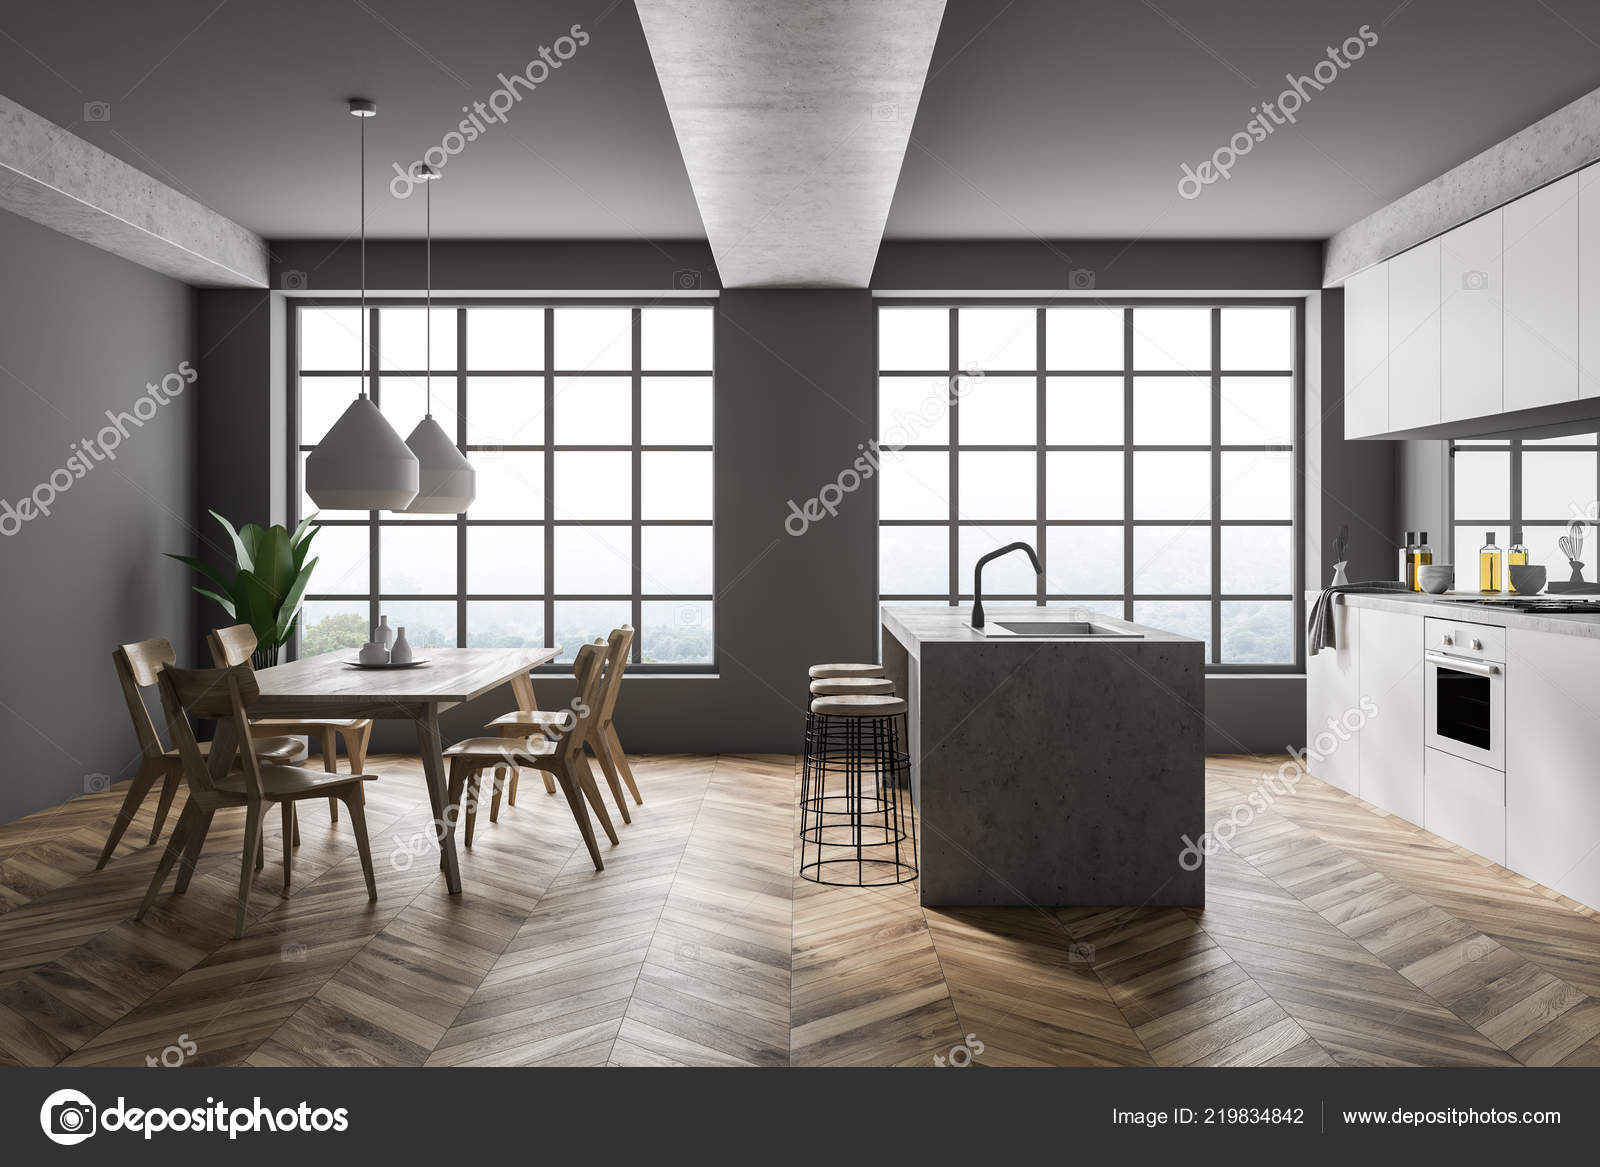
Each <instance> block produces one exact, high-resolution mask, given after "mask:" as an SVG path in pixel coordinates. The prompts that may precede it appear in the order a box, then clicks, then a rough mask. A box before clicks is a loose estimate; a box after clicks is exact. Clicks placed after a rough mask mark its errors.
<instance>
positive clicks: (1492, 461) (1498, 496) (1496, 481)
mask: <svg viewBox="0 0 1600 1167" xmlns="http://www.w3.org/2000/svg"><path fill="white" fill-rule="evenodd" d="M1455 466H1456V471H1455V478H1456V517H1457V518H1458V519H1483V520H1485V521H1491V520H1505V519H1509V518H1510V516H1511V454H1510V452H1509V451H1498V450H1459V451H1457V452H1456V456H1455ZM1475 547H1476V545H1475Z"/></svg>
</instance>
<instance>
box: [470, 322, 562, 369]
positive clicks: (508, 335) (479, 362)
mask: <svg viewBox="0 0 1600 1167" xmlns="http://www.w3.org/2000/svg"><path fill="white" fill-rule="evenodd" d="M467 368H469V369H483V370H496V369H521V370H532V369H542V368H544V309H543V308H468V309H467Z"/></svg>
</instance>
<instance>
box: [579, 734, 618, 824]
mask: <svg viewBox="0 0 1600 1167" xmlns="http://www.w3.org/2000/svg"><path fill="white" fill-rule="evenodd" d="M572 766H573V769H574V770H575V771H576V773H577V776H578V784H579V785H580V786H582V787H583V794H584V797H585V798H587V799H588V800H589V805H590V806H592V807H594V813H595V815H596V817H598V818H599V820H600V825H601V826H602V827H604V828H605V832H606V838H608V839H610V840H611V843H612V846H615V845H616V843H617V828H616V827H614V826H612V825H611V815H610V814H609V813H608V812H607V811H606V804H605V802H604V801H603V800H602V799H601V797H600V787H599V786H597V785H596V784H595V780H594V771H593V770H591V769H590V768H589V759H588V758H586V757H584V756H583V751H582V750H576V751H574V752H573V755H572Z"/></svg>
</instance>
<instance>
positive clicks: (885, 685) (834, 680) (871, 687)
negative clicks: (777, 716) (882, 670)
mask: <svg viewBox="0 0 1600 1167" xmlns="http://www.w3.org/2000/svg"><path fill="white" fill-rule="evenodd" d="M893 692H894V682H893V681H891V680H889V679H888V678H887V677H824V678H823V679H822V680H819V681H812V682H811V694H812V696H814V697H844V696H848V695H849V694H852V693H854V694H864V695H873V694H877V695H880V696H881V695H883V694H886V693H893Z"/></svg>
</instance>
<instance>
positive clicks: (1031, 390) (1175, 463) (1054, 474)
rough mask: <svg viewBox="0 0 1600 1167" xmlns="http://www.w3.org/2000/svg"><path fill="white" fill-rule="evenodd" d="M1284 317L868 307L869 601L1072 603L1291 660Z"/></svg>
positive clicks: (1295, 393) (1230, 309)
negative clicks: (1015, 547)
mask: <svg viewBox="0 0 1600 1167" xmlns="http://www.w3.org/2000/svg"><path fill="white" fill-rule="evenodd" d="M1298 313H1299V310H1298V308H1297V306H1296V305H1294V304H1293V303H1282V302H1274V303H1249V304H1243V303H1240V304H1226V305H1214V304H1193V303H1161V304H1153V303H1151V304H1120V305H1108V304H1105V303H1099V302H1097V303H1093V304H1084V305H1081V306H1078V305H1074V306H1063V307H1048V308H1047V307H1040V306H1037V305H1016V304H1010V303H984V304H962V305H955V306H938V307H932V306H929V305H928V304H927V303H926V302H925V301H924V302H880V306H879V309H878V370H879V379H878V384H879V397H878V401H879V405H878V431H879V432H878V440H879V443H880V445H881V446H882V448H883V451H884V452H883V458H882V467H881V471H880V481H879V524H880V526H879V557H878V561H879V594H880V597H881V599H882V601H883V602H884V603H887V604H901V603H918V602H921V603H927V602H930V601H938V602H946V603H950V604H957V603H962V602H969V603H970V602H971V599H972V574H973V568H974V566H975V564H976V562H977V560H978V558H979V557H980V556H982V555H983V554H984V553H986V552H988V551H991V550H993V549H994V548H996V547H1000V546H1002V545H1004V544H1006V543H1010V542H1012V541H1014V540H1024V541H1026V542H1028V543H1030V544H1032V545H1033V547H1034V548H1035V549H1036V550H1037V551H1038V552H1039V558H1040V561H1041V563H1042V564H1043V566H1044V576H1043V578H1042V579H1041V578H1038V577H1036V576H1035V574H1034V572H1033V570H1032V568H1031V567H1030V566H1029V564H1028V562H1027V560H1026V558H1025V557H1023V556H1020V555H1017V556H1009V557H1007V558H1005V559H1001V560H997V561H996V562H995V563H993V564H992V565H991V566H990V567H988V568H987V569H986V570H985V572H984V587H985V599H986V600H999V601H1010V602H1012V603H1017V602H1032V603H1034V604H1039V605H1047V606H1048V605H1063V606H1064V605H1071V606H1081V607H1087V608H1091V609H1094V610H1096V611H1099V612H1103V613H1106V614H1108V615H1111V616H1116V617H1121V618H1123V619H1129V620H1135V621H1138V622H1139V623H1142V624H1149V625H1151V626H1153V627H1157V628H1163V629H1168V630H1170V631H1172V632H1177V633H1181V634H1183V635H1186V636H1192V637H1194V638H1196V639H1198V640H1204V641H1205V642H1206V646H1207V650H1206V651H1207V660H1208V662H1210V665H1211V667H1212V668H1213V669H1214V670H1217V671H1226V670H1228V669H1234V670H1237V671H1273V670H1279V671H1291V670H1293V669H1294V668H1295V667H1297V665H1298V661H1299V655H1300V637H1299V635H1298V632H1297V630H1298V628H1299V625H1300V610H1301V606H1302V602H1301V600H1300V598H1299V580H1298V572H1299V557H1298V553H1297V545H1298V541H1297V539H1296V529H1297V528H1296V523H1297V518H1298V514H1299V490H1300V486H1299V476H1298V474H1297V467H1296V462H1295V451H1296V449H1297V440H1296V434H1297V433H1298V426H1299V412H1298V410H1299V407H1298V402H1299V399H1300V395H1299V373H1298V369H1297V364H1296V359H1295V354H1296V350H1297V340H1298V335H1299V330H1300V322H1299V314H1298Z"/></svg>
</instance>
